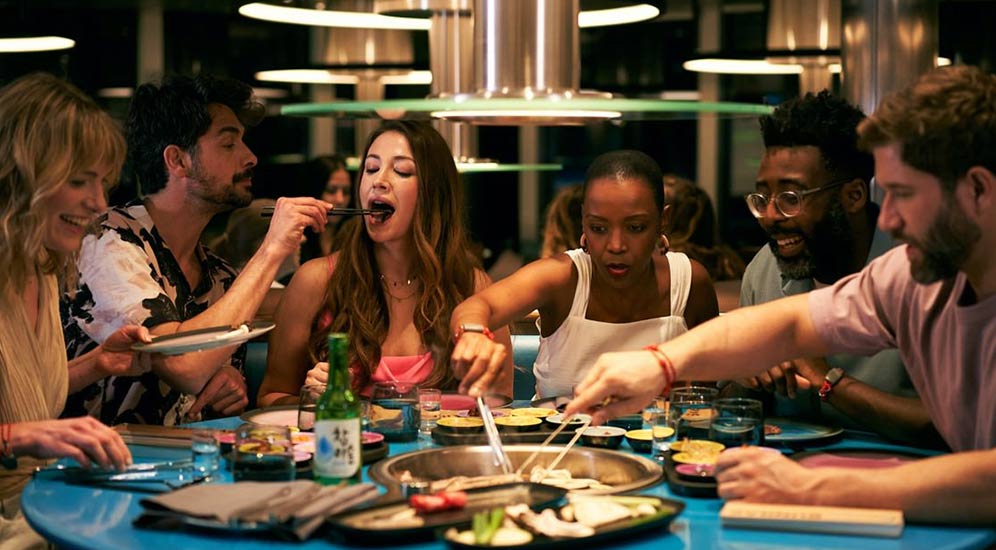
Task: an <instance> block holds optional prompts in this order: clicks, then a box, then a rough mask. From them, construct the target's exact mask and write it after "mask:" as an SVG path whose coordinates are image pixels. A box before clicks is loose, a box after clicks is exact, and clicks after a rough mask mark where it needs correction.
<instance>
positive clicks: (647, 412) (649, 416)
mask: <svg viewBox="0 0 996 550" xmlns="http://www.w3.org/2000/svg"><path fill="white" fill-rule="evenodd" d="M667 408H668V402H667V396H665V395H658V396H657V397H655V398H654V400H653V401H651V402H650V404H649V405H647V406H646V407H644V408H643V412H642V413H641V415H640V416H641V418H642V420H643V426H642V427H643V429H644V430H649V429H652V428H653V427H654V421H653V418H654V414H655V413H659V412H665V411H667Z"/></svg>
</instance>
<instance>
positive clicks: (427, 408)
mask: <svg viewBox="0 0 996 550" xmlns="http://www.w3.org/2000/svg"><path fill="white" fill-rule="evenodd" d="M442 399H443V392H441V391H439V390H438V389H436V388H419V390H418V405H419V409H420V410H419V413H420V414H421V415H422V418H421V422H420V423H419V428H418V431H419V433H421V434H422V435H431V434H432V429H433V428H435V427H436V420H438V419H439V409H440V408H441V407H440V404H441V403H442Z"/></svg>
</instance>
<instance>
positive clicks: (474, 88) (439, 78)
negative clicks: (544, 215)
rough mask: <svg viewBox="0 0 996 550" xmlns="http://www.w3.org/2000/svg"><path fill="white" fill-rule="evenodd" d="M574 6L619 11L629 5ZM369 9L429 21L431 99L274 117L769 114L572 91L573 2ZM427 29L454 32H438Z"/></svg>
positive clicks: (576, 63)
mask: <svg viewBox="0 0 996 550" xmlns="http://www.w3.org/2000/svg"><path fill="white" fill-rule="evenodd" d="M583 3H584V4H585V6H586V7H588V6H589V5H590V4H591V3H594V4H596V5H598V4H600V5H601V6H605V5H613V6H616V7H619V6H625V5H631V4H634V3H635V2H627V1H616V2H607V1H606V0H601V1H600V0H584V2H583ZM644 3H645V2H644ZM374 9H375V10H376V11H377V12H378V13H379V14H384V15H388V16H392V17H394V16H399V15H401V16H412V15H418V16H421V17H425V16H427V15H428V16H430V17H432V19H431V25H430V27H431V28H430V65H432V72H433V93H432V94H431V95H430V96H429V97H427V98H426V99H407V100H404V99H399V100H384V101H376V102H374V101H355V102H326V103H310V104H299V105H286V106H284V107H283V109H282V113H284V114H287V115H303V116H315V115H331V116H339V117H360V118H362V117H378V118H384V119H395V118H406V119H430V120H431V119H434V120H447V121H460V122H469V123H472V124H481V125H487V124H491V125H568V124H583V123H587V122H594V121H600V120H618V119H622V120H644V119H646V120H659V119H667V118H688V117H696V116H699V115H700V114H702V113H708V114H711V115H714V114H718V113H721V114H734V115H746V116H756V115H757V114H762V113H767V112H770V110H771V108H770V107H768V106H766V105H757V104H743V103H729V102H699V101H693V100H666V99H628V98H622V97H612V95H611V94H608V93H604V92H589V91H582V90H580V89H579V84H580V52H579V45H578V42H579V23H578V21H579V0H376V1H375V3H374ZM581 13H597V10H595V11H594V12H592V11H586V12H581ZM441 14H442V15H441ZM582 19H583V18H582ZM437 25H440V26H445V27H446V28H447V29H460V32H459V33H450V32H445V33H443V32H439V31H438V29H437ZM434 36H435V37H434ZM440 43H442V44H444V47H443V48H440V47H438V44H440ZM440 49H442V50H443V52H440V51H439V50H440ZM440 53H442V54H443V55H442V56H440ZM440 60H444V61H442V62H440ZM441 63H442V64H441ZM440 67H443V69H442V72H440ZM468 74H471V75H473V76H472V78H470V77H468V76H467V75H468ZM454 83H455V84H454Z"/></svg>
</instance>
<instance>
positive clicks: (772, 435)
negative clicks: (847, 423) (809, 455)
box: [764, 417, 844, 443]
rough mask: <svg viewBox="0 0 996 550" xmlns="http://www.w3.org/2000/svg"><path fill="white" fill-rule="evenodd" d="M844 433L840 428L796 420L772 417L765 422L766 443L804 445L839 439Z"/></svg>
mask: <svg viewBox="0 0 996 550" xmlns="http://www.w3.org/2000/svg"><path fill="white" fill-rule="evenodd" d="M842 433H844V429H843V428H841V427H840V426H827V425H823V424H814V423H812V422H806V421H804V420H797V419H794V418H781V417H770V418H767V419H765V421H764V441H765V442H766V443H804V442H810V441H820V440H824V439H830V438H833V437H837V436H839V435H840V434H842Z"/></svg>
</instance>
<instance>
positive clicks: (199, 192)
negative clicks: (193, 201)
mask: <svg viewBox="0 0 996 550" xmlns="http://www.w3.org/2000/svg"><path fill="white" fill-rule="evenodd" d="M252 172H253V170H252V168H249V169H248V170H246V171H245V172H239V173H238V174H235V175H234V176H232V182H231V183H230V184H223V183H221V182H220V181H219V179H218V178H212V177H208V176H206V175H204V174H203V173H202V171H201V167H200V164H198V163H197V160H196V159H195V160H194V163H193V166H192V167H191V169H190V179H192V180H194V187H193V189H192V192H193V194H194V196H195V197H196V198H198V199H200V200H202V201H204V202H206V203H208V204H212V205H214V206H215V207H216V208H217V210H218V211H219V212H224V211H228V210H233V209H235V208H242V207H244V206H249V203H251V202H252V192H251V191H249V190H247V189H243V188H241V187H239V186H238V185H236V183H237V182H239V181H244V180H247V179H250V178H252Z"/></svg>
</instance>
